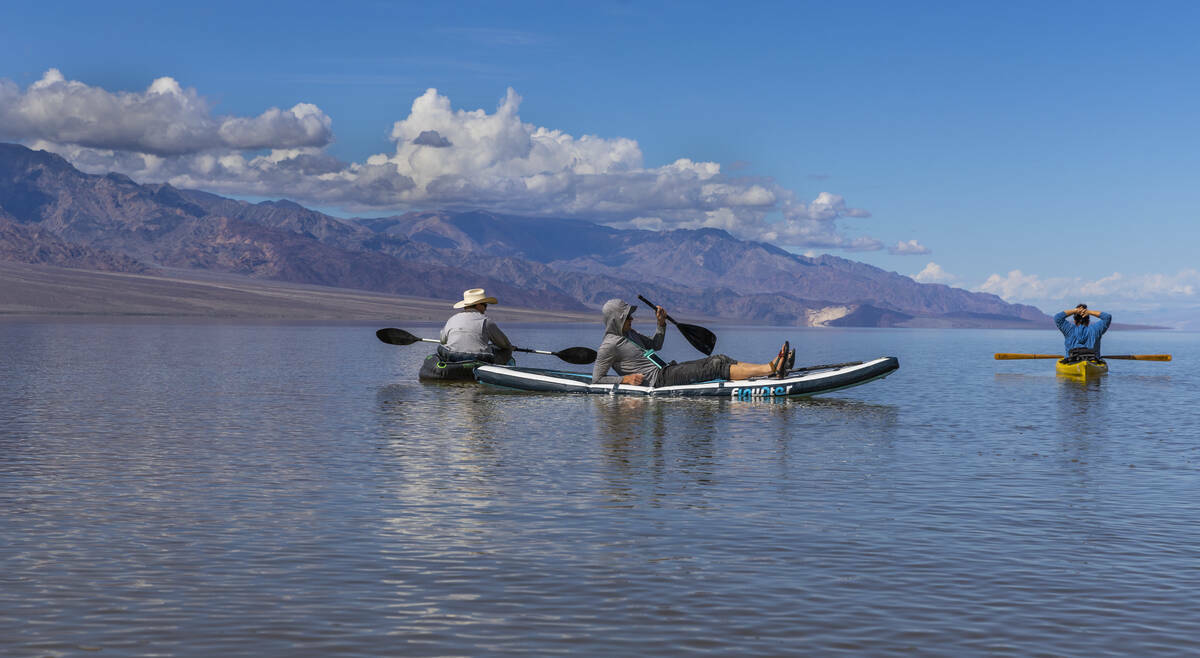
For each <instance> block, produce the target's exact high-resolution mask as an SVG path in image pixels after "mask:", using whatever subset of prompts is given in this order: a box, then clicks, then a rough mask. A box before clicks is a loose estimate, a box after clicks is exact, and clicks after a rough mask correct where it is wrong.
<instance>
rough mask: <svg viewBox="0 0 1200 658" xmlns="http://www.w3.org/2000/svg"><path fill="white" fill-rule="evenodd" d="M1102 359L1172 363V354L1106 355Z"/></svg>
mask: <svg viewBox="0 0 1200 658" xmlns="http://www.w3.org/2000/svg"><path fill="white" fill-rule="evenodd" d="M1100 358H1102V359H1126V360H1129V361H1170V360H1171V355H1170V354H1116V355H1108V354H1106V355H1104V356H1102V357H1100Z"/></svg>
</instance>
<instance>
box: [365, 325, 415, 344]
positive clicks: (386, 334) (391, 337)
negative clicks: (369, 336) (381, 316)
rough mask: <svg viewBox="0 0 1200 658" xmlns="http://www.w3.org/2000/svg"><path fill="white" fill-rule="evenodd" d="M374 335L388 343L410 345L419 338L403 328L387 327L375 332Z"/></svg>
mask: <svg viewBox="0 0 1200 658" xmlns="http://www.w3.org/2000/svg"><path fill="white" fill-rule="evenodd" d="M375 337H376V338H378V339H379V340H381V341H383V342H385V343H387V344H388V345H412V344H413V343H416V342H419V341H420V340H421V339H420V338H418V337H416V336H414V335H412V334H410V333H408V332H407V331H405V330H403V329H396V328H395V327H388V328H386V329H380V330H379V331H376V332H375Z"/></svg>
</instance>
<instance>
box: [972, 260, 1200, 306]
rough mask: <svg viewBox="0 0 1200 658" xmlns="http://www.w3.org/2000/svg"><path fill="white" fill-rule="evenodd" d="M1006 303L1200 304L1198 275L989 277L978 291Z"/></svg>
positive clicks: (1185, 272) (1020, 274) (1016, 273)
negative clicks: (1170, 302) (991, 294)
mask: <svg viewBox="0 0 1200 658" xmlns="http://www.w3.org/2000/svg"><path fill="white" fill-rule="evenodd" d="M977 290H979V291H981V292H990V293H993V294H995V295H998V296H1000V297H1001V298H1003V299H1004V300H1005V301H1009V302H1020V303H1027V304H1036V305H1038V306H1040V307H1042V308H1043V309H1053V310H1054V311H1058V310H1061V309H1062V308H1067V307H1073V306H1074V305H1075V304H1077V303H1080V302H1084V303H1087V304H1088V305H1095V306H1107V307H1114V306H1120V307H1122V308H1125V309H1130V310H1141V309H1148V308H1152V307H1156V306H1158V305H1160V304H1162V303H1164V301H1166V302H1169V301H1178V302H1183V303H1186V304H1200V295H1198V294H1197V293H1198V292H1200V271H1197V270H1195V269H1184V270H1180V271H1178V272H1176V273H1174V274H1138V275H1124V274H1122V273H1120V272H1114V273H1112V274H1109V275H1106V276H1103V277H1100V278H1097V279H1088V278H1083V277H1047V278H1043V277H1040V276H1038V275H1036V274H1026V273H1024V272H1022V271H1021V270H1012V271H1011V272H1009V273H1008V274H1005V275H1000V274H992V275H991V276H989V277H988V278H987V280H986V281H984V282H983V284H982V285H981V286H979V287H978V288H977Z"/></svg>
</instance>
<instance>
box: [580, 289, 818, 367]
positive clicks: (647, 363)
mask: <svg viewBox="0 0 1200 658" xmlns="http://www.w3.org/2000/svg"><path fill="white" fill-rule="evenodd" d="M636 310H637V307H636V306H630V305H629V304H627V303H625V302H624V301H622V300H620V299H610V300H608V301H607V302H604V308H603V313H604V339H603V340H602V341H601V342H600V349H598V350H596V365H595V367H594V368H593V369H592V383H593V384H617V383H621V384H631V385H634V386H649V387H651V388H657V387H659V386H678V385H681V384H694V383H696V382H704V381H711V380H713V379H748V378H750V377H763V376H766V375H775V376H777V377H782V376H783V375H784V374H785V373H786V372H787V371H788V370H789V369H790V368H791V367H792V365H793V364H794V363H795V360H796V351H795V350H789V349H788V343H787V342H786V341H784V343H783V349H781V350H780V351H779V355H778V356H776V357H775V359H773V360H772V361H771V362H770V363H741V362H738V361H735V360H734V359H731V358H729V357H728V356H725V355H724V354H714V355H712V356H709V357H705V358H703V359H696V360H695V361H685V362H683V363H675V362H674V361H672V362H671V363H666V362H665V361H663V359H662V357H660V356H658V354H657V353H656V350H660V349H662V346H663V338H664V337H665V336H666V328H667V312H666V311H665V310H663V307H661V306H658V307H655V309H654V314H655V319H657V320H658V329H657V331H655V332H654V336H653V337H647V336H644V335H642V334H640V333H638V332H636V331H634V330H633V312H634V311H636ZM610 368H611V369H613V370H615V371H617V374H616V376H612V375H609V374H608V371H609V369H610Z"/></svg>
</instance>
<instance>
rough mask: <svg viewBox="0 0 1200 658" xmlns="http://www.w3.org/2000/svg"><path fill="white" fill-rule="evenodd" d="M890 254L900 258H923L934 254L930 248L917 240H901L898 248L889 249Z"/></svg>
mask: <svg viewBox="0 0 1200 658" xmlns="http://www.w3.org/2000/svg"><path fill="white" fill-rule="evenodd" d="M888 253H889V254H895V255H899V256H922V255H925V254H930V253H933V252H932V251H931V250H930V249H929V247H926V246H925V245H923V244H921V243H920V242H917V241H916V240H908V241H905V240H901V241H900V242H897V243H896V246H894V247H888Z"/></svg>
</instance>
